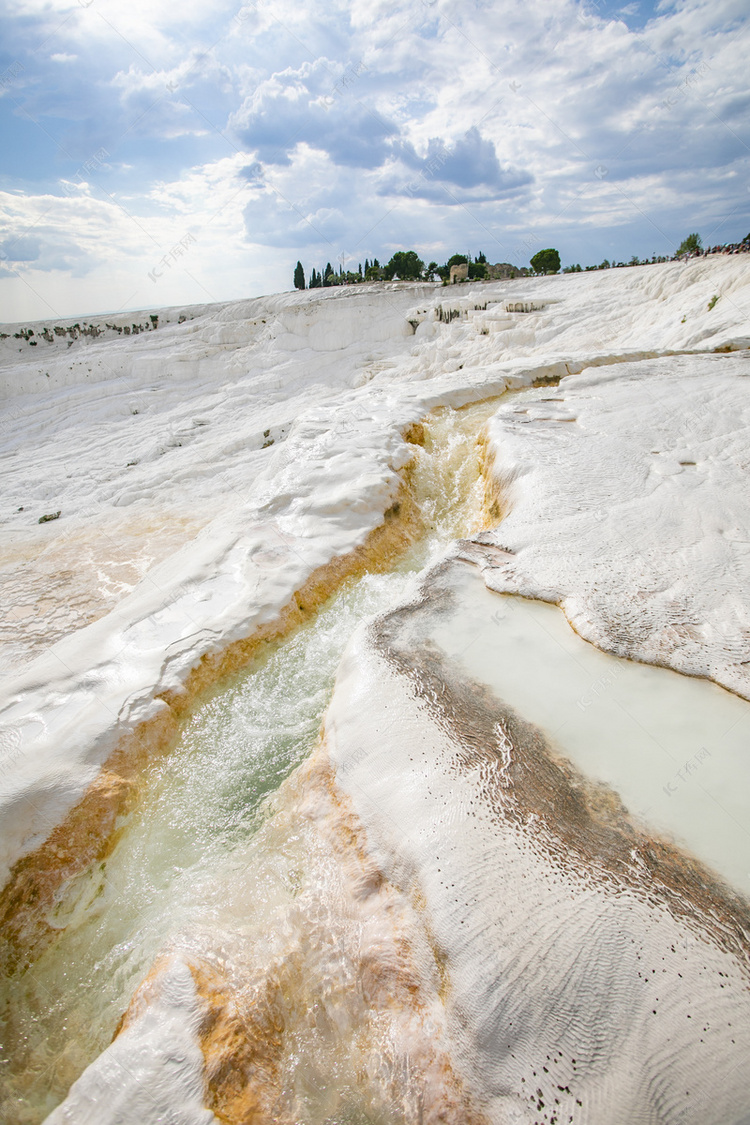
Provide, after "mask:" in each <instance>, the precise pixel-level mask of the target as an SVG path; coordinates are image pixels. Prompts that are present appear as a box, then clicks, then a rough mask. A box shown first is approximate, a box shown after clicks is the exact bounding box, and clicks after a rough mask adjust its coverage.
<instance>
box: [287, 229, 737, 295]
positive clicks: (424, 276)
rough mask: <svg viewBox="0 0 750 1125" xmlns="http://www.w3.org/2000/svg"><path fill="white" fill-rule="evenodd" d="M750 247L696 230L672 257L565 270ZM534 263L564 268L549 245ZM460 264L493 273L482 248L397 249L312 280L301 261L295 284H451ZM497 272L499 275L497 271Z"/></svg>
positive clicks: (537, 268) (574, 268) (476, 276)
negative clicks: (710, 242) (422, 253)
mask: <svg viewBox="0 0 750 1125" xmlns="http://www.w3.org/2000/svg"><path fill="white" fill-rule="evenodd" d="M748 251H750V234H748V235H747V237H746V238H743V239H742V241H741V242H731V243H723V244H721V245H718V246H710V247H706V248H705V249H704V247H703V244H702V241H701V236H700V235H699V234H698V233H697V232H694V233H692V234H689V235H688V236H687V237H686V238H684V239H683V240H682V242H681V243H680V245H679V246H678V248H677V250H676V251H675V253H674V254H673V255H672V256H671V257H667V256H664V255H656V254H654V255H653V256H652V257H651V258H639V257H638V256H637V255H633V257H632V258H631V259H630V261H628V262H615V261H612V262H610V261H609V259H608V258H605V259H604V261H602V262H600V263H599V265H593V266H583V267H582V266H581V265H580V264H578V263H576V264H575V265H571V266H565V268H564V269H563V271H562V272H563V273H583V272H585V271H589V270H608V269H619V268H621V267H623V266H646V265H652V264H654V263H656V262H670V261H676V260H678V259H680V258H689V257H696V256H697V255H699V254H703V255H706V254H717V253H745V252H748ZM530 264H531V271H530V272H531V273H532V274H534V275H540V274H556V273H559V272H560V255H559V253H558V251H557V250H555V249H553V248H552V247H548V248H547V249H545V250H539V251H537V253H536V254H534V255H533V257H532V258H531V261H530ZM458 265H466V266H467V280H469V281H481V280H483V279H485V278H488V277H489V276H490V273H489V268H490V267H489V264H488V262H487V258H486V256H485V254H483V253H482V252H481V251H480V253H479V254H477V255H476V257H475V258H473V259H472V257H471V255H470V254H452V255H451V257H450V258H448V260H447V262H444V263H443V265H438V263H437V262H429V263H428V265H425V264H424V262H423V261H422V259H421V258H420V257H419V255H418V254H417V252H416V250H397V251H396V253H395V254H394V255H393V256H392V257H391V259H390V260H389V261H388V262H387V263H386V264H385V265H384V266H381V264H380V262H379V261H378V259H377V258H373V260H372V261H371V262H370V261H369V259H367V258H365V260H364V264H363V263H362V262H360V263H359V264H358V267H357V269H356V270H344V267H343V265H341V266H340V267H339V270H338V272H336V270H335V269H334V268H333V267H332V265H331V263H330V262H327V263H326V267H325V269H324V270H321V271H318V270H316V269H315V267H313V269H312V270H311V271H310V278H309V281H306V279H305V271H304V269H303V267H302V263H301V262H299V261H298V262H297V265H296V268H295V270H294V286H295V288H296V289H306V288H307V289H319V288H327V287H328V286H331V285H359V284H362V283H363V282H366V281H393V280H394V278H395V279H398V280H399V281H435V280H436V278H440V280H441V281H442V282H443V284H444V285H447V284H448V282H449V280H450V273H451V267H452V266H458ZM522 272H526V271H522ZM494 276H497V274H495V275H494Z"/></svg>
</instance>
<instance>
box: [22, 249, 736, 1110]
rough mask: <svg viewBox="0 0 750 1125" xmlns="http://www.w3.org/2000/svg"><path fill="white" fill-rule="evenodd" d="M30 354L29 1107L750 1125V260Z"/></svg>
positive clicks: (348, 296)
mask: <svg viewBox="0 0 750 1125" xmlns="http://www.w3.org/2000/svg"><path fill="white" fill-rule="evenodd" d="M717 295H718V300H714V298H715V297H716V296H717ZM133 325H136V326H137V329H138V330H137V331H135V330H134V329H133ZM125 328H128V329H129V331H128V332H127V333H126V332H125V331H124V329H125ZM24 329H33V330H34V339H35V340H36V341H37V343H36V345H35V347H34V348H31V347H29V345H28V339H29V337H28V335H27V334H26V333H25V332H24V331H23V330H24ZM3 335H4V338H3V339H2V340H0V364H1V366H0V393H1V394H2V408H3V415H2V419H1V420H0V454H1V455H2V458H3V469H4V473H3V477H4V487H3V501H4V503H3V507H2V511H1V512H0V519H1V520H2V525H3V537H2V539H3V546H2V553H0V578H1V579H2V589H3V610H4V612H3V621H2V630H1V631H0V667H1V670H2V680H0V867H1V868H2V880H0V882H2V885H3V888H4V889H3V891H2V902H1V903H0V919H1V922H0V925H1V927H2V933H1V937H2V962H3V974H4V984H3V986H2V1027H1V1032H2V1061H3V1068H2V1079H1V1080H0V1081H2V1090H1V1091H0V1107H1V1109H0V1116H2V1119H3V1120H7V1121H9V1122H13V1123H14V1125H15V1123H18V1125H38V1123H41V1122H43V1121H48V1122H49V1123H50V1125H63V1123H68V1125H115V1123H118V1125H130V1123H132V1125H135V1123H139V1125H142V1123H144V1122H145V1123H147V1125H156V1123H157V1122H164V1121H169V1122H171V1123H173V1125H193V1123H195V1125H198V1123H201V1125H208V1123H210V1122H221V1123H227V1125H245V1123H250V1122H253V1123H255V1122H260V1123H264V1122H268V1123H269V1125H270V1123H271V1122H274V1123H275V1122H280V1123H283V1125H345V1123H354V1122H357V1123H359V1122H362V1123H364V1122H373V1123H378V1125H381V1123H383V1125H399V1123H407V1125H426V1123H437V1122H450V1123H455V1125H459V1123H462V1125H463V1123H465V1122H477V1123H480V1122H481V1123H497V1125H506V1123H513V1125H516V1123H518V1125H536V1123H539V1125H541V1123H546V1125H562V1123H567V1122H572V1123H575V1125H626V1123H627V1125H641V1123H643V1125H657V1123H658V1125H743V1123H745V1125H746V1122H747V1121H749V1120H750V1071H748V1068H747V1065H746V1064H747V1058H748V1057H749V1055H750V962H749V960H748V955H749V954H750V815H749V812H750V796H749V794H750V754H749V753H748V750H749V747H750V702H749V701H750V671H749V670H750V599H749V597H748V591H749V590H750V571H748V566H749V565H750V554H749V553H748V552H749V551H750V531H749V530H748V529H749V528H750V501H748V496H750V490H749V489H748V483H749V482H748V477H749V475H750V351H749V350H748V349H749V348H750V272H749V271H748V267H747V265H746V262H745V260H744V256H736V257H732V256H730V257H721V258H710V257H709V258H705V259H698V260H694V261H690V262H671V263H665V264H661V265H653V266H642V267H633V268H629V269H618V270H611V271H606V272H604V271H601V272H596V273H592V274H582V275H581V274H571V275H566V276H558V277H542V278H532V279H529V278H524V279H518V280H515V281H505V282H491V283H473V284H466V285H461V286H455V287H450V288H443V287H441V286H438V285H427V284H425V285H410V284H403V283H394V284H377V285H363V286H357V287H356V288H352V289H346V288H338V289H327V290H313V291H304V292H297V293H294V294H280V295H276V296H270V297H264V298H257V299H255V300H252V301H244V302H234V303H230V304H225V305H211V306H194V307H190V308H185V309H167V310H163V309H160V310H147V311H145V312H142V313H137V314H129V315H128V316H127V317H123V316H114V317H113V316H110V317H98V318H97V317H94V318H89V319H88V320H81V321H80V322H77V323H76V324H75V325H73V324H69V323H68V322H67V321H66V322H64V323H61V324H53V323H52V322H50V323H49V324H46V323H40V324H38V325H21V326H19V325H15V326H4V327H3Z"/></svg>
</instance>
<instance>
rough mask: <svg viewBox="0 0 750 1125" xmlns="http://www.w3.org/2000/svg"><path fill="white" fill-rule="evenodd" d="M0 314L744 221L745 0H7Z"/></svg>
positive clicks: (162, 299) (586, 258)
mask: <svg viewBox="0 0 750 1125" xmlns="http://www.w3.org/2000/svg"><path fill="white" fill-rule="evenodd" d="M3 10H4V11H3V17H2V19H3V28H2V36H0V44H2V49H1V50H0V130H1V136H0V152H1V153H2V160H1V162H0V165H1V172H2V178H1V179H0V320H17V319H23V318H31V317H37V318H39V317H50V316H53V315H58V316H65V315H77V314H84V313H87V312H99V311H117V310H120V309H122V310H125V309H136V308H148V307H157V306H160V305H174V304H183V303H188V302H202V301H218V300H224V299H229V298H233V297H241V296H250V295H254V294H258V293H262V292H270V291H276V290H280V289H288V288H291V277H292V270H293V267H294V264H295V262H296V260H297V258H300V259H301V260H302V263H303V265H304V267H305V271H306V273H308V274H309V270H310V267H311V266H312V265H315V266H316V267H317V268H320V267H321V266H324V265H325V263H326V262H327V261H331V262H332V263H334V264H336V265H338V264H339V263H340V262H342V261H343V262H345V264H346V265H347V266H348V267H349V268H351V264H352V263H354V266H355V268H356V264H357V263H358V262H363V261H364V259H365V258H370V259H371V258H372V257H373V256H376V257H378V258H380V260H381V261H383V260H386V259H388V258H389V257H390V255H391V254H392V253H393V251H394V250H396V249H409V248H415V249H417V250H418V251H419V253H420V256H421V257H423V258H424V259H425V260H426V261H429V260H430V259H435V260H437V261H438V262H442V261H444V260H445V259H446V258H447V257H448V256H449V255H450V254H451V253H453V252H455V251H464V252H466V251H468V252H470V253H473V254H476V253H477V252H478V251H480V250H483V251H484V252H485V254H486V255H487V257H488V259H489V260H490V261H492V262H497V261H510V262H514V263H516V264H519V265H525V264H528V260H529V257H530V255H531V254H533V253H535V251H536V250H538V249H540V248H542V247H546V246H556V247H557V248H558V249H559V250H560V253H561V256H562V259H563V264H566V263H572V262H581V263H582V264H584V265H585V264H588V263H592V262H599V261H601V260H602V259H603V258H604V257H607V258H610V259H612V258H615V259H623V260H627V259H629V258H630V257H631V256H632V255H633V254H638V255H639V256H646V255H648V256H650V255H651V254H654V253H656V254H669V253H672V252H673V250H674V249H675V247H676V245H677V243H679V241H680V240H681V239H682V238H683V237H684V235H686V234H687V233H688V232H690V231H693V230H698V231H699V232H700V233H701V235H702V236H703V240H704V242H710V243H714V242H719V241H727V240H730V241H733V240H737V239H739V238H741V237H742V236H744V235H745V234H747V233H748V229H750V190H749V189H750V176H749V175H748V172H749V171H750V160H749V157H750V93H749V92H748V83H747V59H748V54H749V51H748V46H749V45H750V43H749V41H750V35H749V34H748V22H749V21H748V18H747V0H662V2H659V3H657V2H655V0H653V2H652V0H641V2H640V3H638V2H633V3H629V4H627V5H626V6H624V7H623V6H621V5H620V4H618V3H616V2H613V0H599V2H598V3H597V2H594V0H534V2H533V3H519V2H517V0H514V2H511V0H348V2H347V0H255V2H252V0H251V2H248V3H245V4H242V3H241V0H227V2H225V0H211V3H209V2H208V0H180V2H179V3H178V2H177V0H73V2H71V0H7V2H6V3H5V4H4V5H3Z"/></svg>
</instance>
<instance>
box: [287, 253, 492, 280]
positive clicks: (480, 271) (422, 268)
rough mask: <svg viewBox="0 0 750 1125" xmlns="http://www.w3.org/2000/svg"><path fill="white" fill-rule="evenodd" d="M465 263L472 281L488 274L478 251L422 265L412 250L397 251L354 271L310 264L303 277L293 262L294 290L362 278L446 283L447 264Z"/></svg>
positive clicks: (448, 274) (483, 256) (448, 268)
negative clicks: (311, 265) (306, 276)
mask: <svg viewBox="0 0 750 1125" xmlns="http://www.w3.org/2000/svg"><path fill="white" fill-rule="evenodd" d="M463 264H466V265H467V266H468V274H469V277H470V278H471V279H472V280H475V279H476V280H479V279H481V278H485V277H487V276H488V273H487V258H486V256H485V255H484V254H483V253H482V252H481V251H480V252H479V253H478V254H477V256H476V257H475V258H474V259H472V257H471V255H470V254H453V255H452V256H451V257H450V258H449V259H448V261H447V262H445V263H444V264H443V265H438V263H437V262H429V263H428V264H427V265H425V264H424V262H423V261H422V259H421V258H420V257H419V255H418V254H417V252H416V250H397V251H396V253H395V254H394V255H393V256H392V258H391V259H390V261H388V262H386V264H385V265H384V266H381V264H380V262H379V261H378V259H377V258H373V260H372V261H371V262H370V261H369V259H368V258H365V260H364V264H363V263H362V262H360V263H359V264H358V266H357V269H356V270H345V269H344V267H343V265H341V266H339V269H338V272H337V271H336V270H335V269H334V268H333V266H332V265H331V263H330V262H327V263H326V267H325V269H324V270H320V271H318V270H316V269H315V267H314V266H313V268H312V270H311V271H310V278H309V280H308V281H306V279H305V271H304V268H303V266H302V263H301V262H297V265H296V267H295V270H294V287H295V289H320V288H327V287H328V286H330V285H358V284H361V283H363V282H365V281H393V279H394V278H397V279H398V280H399V281H434V280H435V279H436V278H438V277H439V278H440V279H441V280H442V281H443V282H445V283H446V284H447V282H448V280H449V278H450V273H451V266H457V265H463Z"/></svg>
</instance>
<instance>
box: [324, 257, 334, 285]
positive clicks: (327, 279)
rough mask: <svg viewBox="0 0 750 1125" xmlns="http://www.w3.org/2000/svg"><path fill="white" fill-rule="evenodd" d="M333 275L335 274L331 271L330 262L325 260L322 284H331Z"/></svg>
mask: <svg viewBox="0 0 750 1125" xmlns="http://www.w3.org/2000/svg"><path fill="white" fill-rule="evenodd" d="M335 276H336V275H335V273H334V272H333V268H332V267H331V263H330V262H326V268H325V270H324V271H323V284H324V285H325V286H328V285H332V284H333V279H334V278H335Z"/></svg>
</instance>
